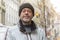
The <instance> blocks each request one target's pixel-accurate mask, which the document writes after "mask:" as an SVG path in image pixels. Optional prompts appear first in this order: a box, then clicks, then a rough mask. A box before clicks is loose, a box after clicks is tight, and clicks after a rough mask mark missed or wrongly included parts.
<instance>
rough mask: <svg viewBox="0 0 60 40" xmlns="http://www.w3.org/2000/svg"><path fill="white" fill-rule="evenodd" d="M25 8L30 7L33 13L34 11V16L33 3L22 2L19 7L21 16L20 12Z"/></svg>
mask: <svg viewBox="0 0 60 40" xmlns="http://www.w3.org/2000/svg"><path fill="white" fill-rule="evenodd" d="M24 8H29V9H31V10H32V13H33V16H34V8H33V6H32V5H31V4H29V3H24V4H22V5H21V6H20V7H19V16H20V14H21V11H22V9H24Z"/></svg>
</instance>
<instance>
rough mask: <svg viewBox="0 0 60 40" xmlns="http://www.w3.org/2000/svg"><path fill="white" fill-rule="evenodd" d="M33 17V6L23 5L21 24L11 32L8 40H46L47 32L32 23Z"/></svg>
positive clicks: (20, 11) (20, 12)
mask: <svg viewBox="0 0 60 40" xmlns="http://www.w3.org/2000/svg"><path fill="white" fill-rule="evenodd" d="M33 17H34V8H33V6H32V5H31V4H29V3H24V4H22V5H21V6H20V8H19V23H18V24H17V25H16V26H15V28H13V29H11V30H9V32H8V35H7V40H46V37H45V32H44V31H43V29H41V28H40V27H38V26H37V25H36V24H35V23H34V21H32V18H33Z"/></svg>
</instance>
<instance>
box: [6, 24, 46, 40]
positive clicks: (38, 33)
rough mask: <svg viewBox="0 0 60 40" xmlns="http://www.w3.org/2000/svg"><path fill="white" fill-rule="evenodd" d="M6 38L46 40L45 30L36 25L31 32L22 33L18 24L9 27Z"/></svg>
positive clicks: (8, 39) (14, 39)
mask: <svg viewBox="0 0 60 40" xmlns="http://www.w3.org/2000/svg"><path fill="white" fill-rule="evenodd" d="M6 40H46V37H45V31H44V30H43V29H42V28H40V27H38V26H37V29H36V30H35V31H34V32H32V33H31V34H24V33H22V32H21V31H20V29H19V25H16V26H14V27H13V28H12V29H9V31H8V34H7V38H6Z"/></svg>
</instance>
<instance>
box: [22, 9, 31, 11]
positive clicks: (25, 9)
mask: <svg viewBox="0 0 60 40" xmlns="http://www.w3.org/2000/svg"><path fill="white" fill-rule="evenodd" d="M22 10H30V11H32V10H31V9H30V8H23V9H22Z"/></svg>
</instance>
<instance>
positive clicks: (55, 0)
mask: <svg viewBox="0 0 60 40" xmlns="http://www.w3.org/2000/svg"><path fill="white" fill-rule="evenodd" d="M50 1H51V3H52V4H53V6H54V8H55V11H56V12H57V13H58V14H60V0H50Z"/></svg>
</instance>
